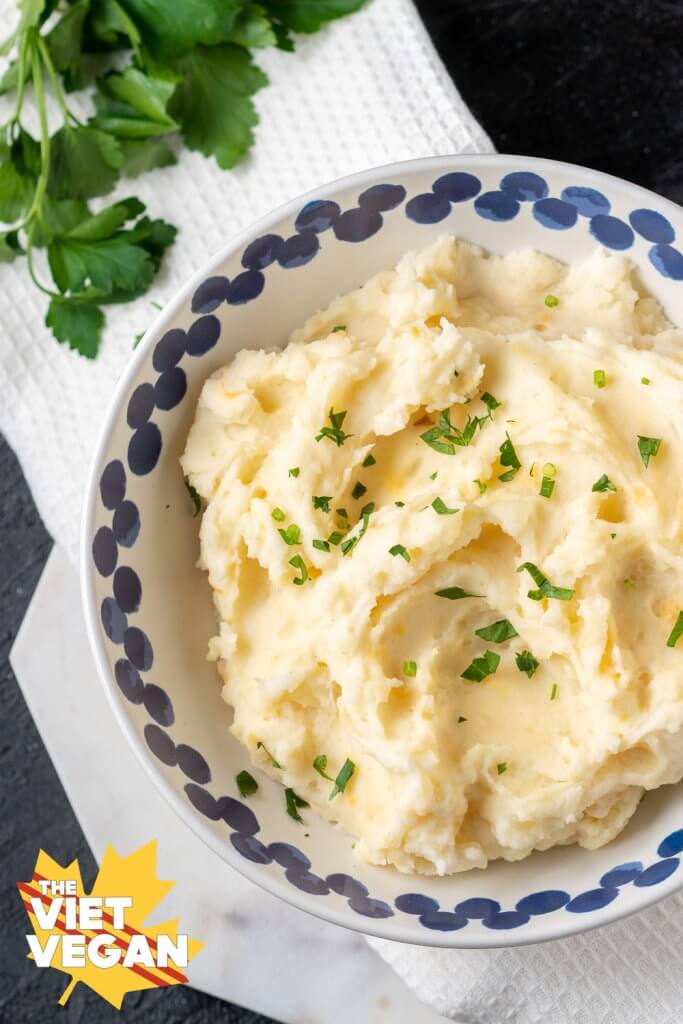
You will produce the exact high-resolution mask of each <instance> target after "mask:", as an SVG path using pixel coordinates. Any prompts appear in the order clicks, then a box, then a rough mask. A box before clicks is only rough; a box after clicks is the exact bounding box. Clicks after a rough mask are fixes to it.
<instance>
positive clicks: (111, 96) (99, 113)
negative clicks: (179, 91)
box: [90, 67, 179, 139]
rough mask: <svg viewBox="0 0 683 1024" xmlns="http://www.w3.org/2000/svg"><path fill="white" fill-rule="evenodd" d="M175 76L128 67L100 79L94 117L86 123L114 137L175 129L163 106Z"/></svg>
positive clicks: (146, 135) (145, 135)
mask: <svg viewBox="0 0 683 1024" xmlns="http://www.w3.org/2000/svg"><path fill="white" fill-rule="evenodd" d="M178 81H179V79H178V76H176V75H172V74H168V73H165V74H164V75H163V76H160V77H153V76H152V75H147V74H145V72H144V71H141V70H140V69H139V68H134V67H129V68H126V69H125V70H124V71H123V72H121V73H117V72H112V73H110V74H108V75H105V76H104V77H103V78H100V79H99V80H98V82H97V93H96V94H95V110H96V114H95V117H94V118H92V119H91V121H90V124H91V125H92V126H93V127H95V128H99V129H100V130H101V131H104V132H109V133H110V134H111V135H115V136H116V138H118V139H147V138H151V137H152V136H157V135H168V134H169V133H170V132H175V131H177V130H178V128H179V125H178V122H177V121H174V119H173V118H172V117H171V116H170V115H169V114H168V112H167V110H166V108H167V106H168V103H169V101H170V99H171V96H172V95H173V93H174V92H175V88H176V86H177V84H178Z"/></svg>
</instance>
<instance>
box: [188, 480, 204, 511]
mask: <svg viewBox="0 0 683 1024" xmlns="http://www.w3.org/2000/svg"><path fill="white" fill-rule="evenodd" d="M185 487H186V488H187V493H188V494H189V495H190V497H191V498H192V504H193V505H194V512H193V513H192V518H193V519H194V517H195V516H198V515H199V513H200V512H201V510H202V499H201V498H200V496H199V491H198V490H197V488H196V487H193V486H192V484H191V483H190V481H189V480H188V479H187V477H186V478H185Z"/></svg>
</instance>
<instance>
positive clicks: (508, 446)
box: [498, 433, 522, 484]
mask: <svg viewBox="0 0 683 1024" xmlns="http://www.w3.org/2000/svg"><path fill="white" fill-rule="evenodd" d="M500 464H501V466H510V469H509V470H508V471H507V473H503V474H502V475H501V476H499V477H498V479H499V480H502V482H503V483H505V484H506V483H507V482H508V481H509V480H512V479H513V478H514V477H515V476H516V475H517V473H518V472H519V470H520V469H521V468H522V463H521V462H520V461H519V459H518V458H517V452H516V451H515V446H514V445H513V443H512V441H511V440H510V435H509V434H507V433H506V435H505V440H504V441H503V443H502V445H501V446H500Z"/></svg>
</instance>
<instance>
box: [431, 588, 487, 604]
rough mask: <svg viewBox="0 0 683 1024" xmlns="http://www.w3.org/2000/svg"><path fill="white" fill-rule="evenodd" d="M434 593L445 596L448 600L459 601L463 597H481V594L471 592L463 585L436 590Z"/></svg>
mask: <svg viewBox="0 0 683 1024" xmlns="http://www.w3.org/2000/svg"><path fill="white" fill-rule="evenodd" d="M434 594H435V596H436V597H445V598H446V600H447V601H459V600H460V598H461V597H481V594H471V593H470V592H469V590H463V589H462V587H446V589H445V590H435V591H434Z"/></svg>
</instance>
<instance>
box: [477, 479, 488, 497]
mask: <svg viewBox="0 0 683 1024" xmlns="http://www.w3.org/2000/svg"><path fill="white" fill-rule="evenodd" d="M474 482H475V484H476V485H477V487H478V488H479V493H480V494H483V493H484V491H485V490H486V488H487V487H488V484H483V483H482V482H481V480H475V481H474Z"/></svg>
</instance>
